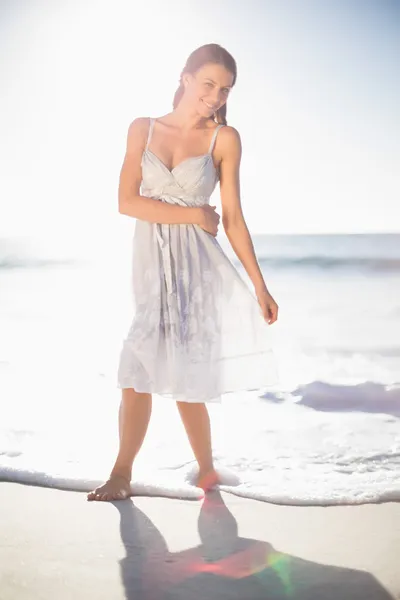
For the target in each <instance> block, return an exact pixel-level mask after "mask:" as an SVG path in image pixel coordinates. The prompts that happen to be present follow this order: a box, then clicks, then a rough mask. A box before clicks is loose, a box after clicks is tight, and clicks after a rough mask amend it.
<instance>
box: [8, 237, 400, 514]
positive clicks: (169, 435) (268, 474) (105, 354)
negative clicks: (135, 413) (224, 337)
mask: <svg viewBox="0 0 400 600" xmlns="http://www.w3.org/2000/svg"><path fill="white" fill-rule="evenodd" d="M220 241H221V244H222V245H223V247H224V249H225V250H226V252H227V253H228V256H229V257H230V259H231V260H232V261H233V262H234V264H235V266H236V267H237V268H238V270H239V271H240V273H241V274H242V276H243V277H244V278H245V279H246V277H247V276H246V275H245V273H244V271H243V269H242V268H241V267H240V265H239V264H238V262H237V259H236V257H235V256H234V254H233V252H232V250H231V249H230V248H229V245H228V244H227V241H226V239H224V238H221V240H220ZM254 243H255V248H256V252H257V257H258V260H259V262H260V265H261V268H262V269H263V273H264V276H265V280H266V283H267V286H268V288H269V289H270V291H271V293H272V295H273V296H274V298H275V299H276V301H277V302H278V304H279V319H278V322H276V323H275V324H274V325H273V326H271V327H270V328H269V331H270V334H271V341H272V343H273V346H274V350H275V353H276V357H277V359H278V366H279V377H280V381H279V384H277V385H276V386H274V387H272V388H268V389H262V390H252V391H248V392H241V393H237V394H226V395H225V396H224V397H223V401H222V403H221V404H220V405H210V408H209V410H210V415H211V420H212V433H213V452H214V456H215V463H216V466H217V469H218V470H219V472H220V476H221V479H222V485H221V487H222V489H224V490H226V491H228V492H231V493H234V494H238V495H241V496H245V497H248V498H255V499H259V500H263V501H269V502H276V503H282V504H323V505H330V504H343V503H349V504H357V503H364V502H378V501H389V500H400V235H396V234H392V235H389V234H387V235H383V234H381V235H362V234H358V235H318V236H317V235H286V236H284V235H274V236H272V235H265V236H255V237H254ZM130 248H131V246H130V237H129V236H128V237H127V238H123V239H122V240H119V241H118V242H116V240H115V239H113V240H104V242H103V243H102V244H99V245H97V246H93V245H90V251H89V250H88V248H85V247H82V246H81V247H80V249H79V251H75V252H72V251H71V248H69V249H65V248H60V247H59V246H57V244H56V242H55V241H54V240H53V241H52V242H50V241H49V242H47V243H46V241H44V240H41V241H40V243H39V242H38V240H33V241H32V240H26V239H25V240H22V239H19V240H18V239H2V240H0V479H1V480H3V481H16V482H24V483H30V484H34V485H40V486H52V487H57V488H61V489H73V490H82V491H86V490H90V489H92V488H93V487H94V486H95V485H97V484H99V483H100V482H102V481H103V480H104V479H105V478H107V477H108V474H109V471H110V469H111V467H112V465H113V461H114V458H115V453H116V451H117V448H118V433H117V421H118V405H119V400H120V390H118V389H117V387H116V373H117V365H118V357H119V352H120V349H121V344H122V339H123V337H124V336H125V334H126V333H127V330H128V327H129V324H130V320H131V318H132V296H131V282H130V273H129V265H130V260H131V256H130ZM248 283H249V285H250V282H248ZM195 474H196V464H195V461H194V458H193V455H192V452H191V448H190V446H189V443H188V441H187V438H186V435H185V432H184V429H183V425H182V423H181V421H180V419H179V414H178V411H177V408H176V404H175V402H173V401H169V400H166V399H163V398H159V397H157V396H154V404H153V413H152V418H151V421H150V426H149V430H148V434H147V436H146V439H145V442H144V444H143V446H142V448H141V451H140V453H139V455H138V457H137V459H136V461H135V465H134V471H133V482H132V489H133V491H134V493H135V494H148V495H160V496H170V497H179V498H188V499H196V498H200V497H201V496H202V491H201V490H199V489H198V488H196V487H195V485H194V478H195Z"/></svg>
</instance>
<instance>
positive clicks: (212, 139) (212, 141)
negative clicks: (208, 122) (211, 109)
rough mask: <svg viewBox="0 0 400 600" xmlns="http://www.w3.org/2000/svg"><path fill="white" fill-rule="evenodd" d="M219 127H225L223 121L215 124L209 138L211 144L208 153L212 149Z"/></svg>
mask: <svg viewBox="0 0 400 600" xmlns="http://www.w3.org/2000/svg"><path fill="white" fill-rule="evenodd" d="M221 127H225V125H224V124H223V123H220V124H219V125H217V127H216V128H215V130H214V134H213V136H212V138H211V144H210V149H209V151H208V154H211V152H212V151H213V149H214V144H215V140H216V139H217V134H218V131H219V130H220V129H221Z"/></svg>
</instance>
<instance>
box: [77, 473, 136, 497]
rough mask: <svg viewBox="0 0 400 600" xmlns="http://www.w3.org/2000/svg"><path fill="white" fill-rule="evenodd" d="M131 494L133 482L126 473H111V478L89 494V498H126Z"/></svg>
mask: <svg viewBox="0 0 400 600" xmlns="http://www.w3.org/2000/svg"><path fill="white" fill-rule="evenodd" d="M130 495H131V484H130V481H129V479H128V478H127V477H125V476H124V475H117V474H114V475H110V478H109V479H108V480H107V481H106V482H105V483H104V484H103V485H101V486H99V487H97V488H96V489H95V490H93V492H90V493H89V494H88V495H87V499H88V500H102V501H109V500H125V498H128V497H129V496H130Z"/></svg>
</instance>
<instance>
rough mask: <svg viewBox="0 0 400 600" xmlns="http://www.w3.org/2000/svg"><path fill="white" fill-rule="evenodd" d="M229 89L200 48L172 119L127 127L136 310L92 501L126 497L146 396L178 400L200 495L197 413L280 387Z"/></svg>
mask: <svg viewBox="0 0 400 600" xmlns="http://www.w3.org/2000/svg"><path fill="white" fill-rule="evenodd" d="M235 81H236V63H235V61H234V59H233V57H232V56H231V55H230V54H229V53H228V52H227V51H226V50H225V49H224V48H222V47H221V46H218V45H217V44H208V45H206V46H202V47H201V48H198V49H197V50H195V51H194V52H193V53H192V54H191V55H190V57H189V59H188V61H187V63H186V66H185V67H184V69H183V71H182V74H181V78H180V86H179V88H178V90H177V92H176V94H175V97H174V102H173V106H174V110H173V112H172V113H169V114H167V115H164V116H162V117H159V118H138V119H135V120H134V121H133V122H132V123H131V125H130V127H129V131H128V140H127V149H126V155H125V159H124V163H123V166H122V169H121V175H120V184H119V209H120V212H121V213H122V214H125V215H128V216H130V217H134V218H136V219H138V222H137V224H136V229H135V239H134V258H133V289H134V299H135V309H136V310H135V314H134V317H133V321H132V324H131V327H130V329H129V332H128V334H127V336H126V339H125V340H124V342H123V346H122V350H121V356H120V362H119V369H118V387H120V388H121V389H122V401H121V407H120V449H119V453H118V456H117V459H116V462H115V465H114V468H113V469H112V472H111V476H110V479H109V480H108V481H107V482H106V483H105V484H104V485H102V486H100V487H99V488H97V489H96V490H94V492H91V493H90V494H89V496H88V499H89V500H110V499H117V498H124V497H126V496H127V495H128V494H129V493H130V490H131V488H130V479H131V469H132V463H133V461H134V458H135V456H136V454H137V452H138V451H139V449H140V447H141V444H142V442H143V439H144V436H145V433H146V430H147V426H148V422H149V418H150V414H151V394H153V393H156V394H158V395H160V396H162V397H164V398H170V399H174V400H176V402H177V406H178V409H179V412H180V415H181V417H182V421H183V423H184V426H185V428H186V432H187V434H188V437H189V441H190V443H191V446H192V449H193V453H194V455H195V457H196V460H197V462H198V465H199V475H198V480H197V485H198V486H200V487H203V488H204V489H207V488H209V487H212V486H213V485H214V484H216V483H218V480H219V479H218V475H217V473H216V471H215V469H214V466H213V458H212V449H211V434H210V422H209V416H208V412H207V410H206V407H205V403H206V402H218V401H220V399H221V395H222V394H224V393H227V392H233V391H240V390H246V389H259V388H261V387H263V386H269V385H274V384H276V382H277V370H276V364H275V361H274V356H273V354H272V350H271V347H270V340H269V335H267V331H266V323H267V324H272V323H274V322H275V321H276V319H277V316H278V306H277V304H276V302H275V301H274V300H273V298H272V296H271V295H270V294H269V292H268V290H267V287H266V284H265V282H264V279H263V276H262V274H261V271H260V268H259V265H258V263H257V260H256V257H255V253H254V249H253V245H252V241H251V238H250V235H249V232H248V229H247V226H246V223H245V221H244V217H243V213H242V209H241V204H240V194H239V164H240V157H241V144H240V136H239V133H238V132H237V130H236V129H234V128H233V127H229V126H228V125H227V121H226V113H227V107H226V104H227V97H228V95H229V92H230V90H231V89H232V87H233V86H234V84H235ZM150 145H151V149H150ZM218 180H219V181H220V187H221V200H222V208H223V216H222V222H223V225H224V229H225V232H226V234H227V236H228V238H229V240H230V242H231V244H232V247H233V249H234V251H235V252H236V254H237V256H238V258H239V259H240V260H241V262H242V264H243V266H244V267H245V269H246V271H247V273H248V275H249V277H250V278H251V280H252V282H253V284H254V288H255V293H256V296H257V298H256V297H255V295H253V294H252V293H251V291H250V289H249V288H248V286H247V284H246V283H245V282H244V281H243V279H242V278H241V277H240V275H239V273H238V271H237V270H236V269H235V268H234V266H233V264H232V263H231V262H230V260H229V259H228V258H227V256H226V255H225V253H224V252H223V250H222V248H221V246H220V245H219V244H218V242H217V241H216V239H215V237H216V235H217V232H218V225H219V221H220V217H219V215H218V214H217V213H216V212H215V207H214V206H210V205H209V200H210V196H211V194H212V192H213V191H214V189H215V186H216V184H217V182H218ZM260 313H261V314H260Z"/></svg>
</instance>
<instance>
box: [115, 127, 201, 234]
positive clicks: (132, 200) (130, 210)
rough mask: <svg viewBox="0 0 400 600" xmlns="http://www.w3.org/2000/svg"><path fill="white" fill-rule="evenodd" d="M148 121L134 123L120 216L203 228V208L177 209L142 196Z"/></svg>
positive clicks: (121, 187)
mask: <svg viewBox="0 0 400 600" xmlns="http://www.w3.org/2000/svg"><path fill="white" fill-rule="evenodd" d="M147 133H148V119H146V118H138V119H135V120H134V121H132V123H131V124H130V125H129V129H128V138H127V144H126V152H125V158H124V162H123V164H122V168H121V173H120V176H119V187H118V210H119V212H120V213H121V214H123V215H127V216H129V217H134V218H136V219H141V220H143V221H149V222H150V223H168V224H192V225H200V226H202V225H203V221H204V215H203V211H202V210H201V208H198V207H186V206H176V205H174V204H167V203H166V202H160V201H159V200H155V199H154V198H148V197H146V196H141V195H140V184H141V182H142V167H141V162H142V155H143V151H144V148H145V145H146V139H147Z"/></svg>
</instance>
